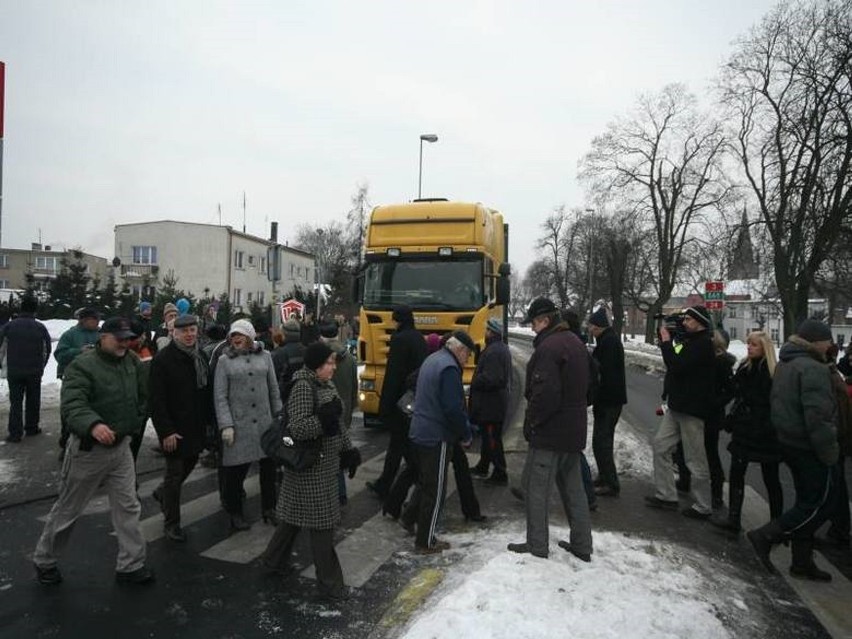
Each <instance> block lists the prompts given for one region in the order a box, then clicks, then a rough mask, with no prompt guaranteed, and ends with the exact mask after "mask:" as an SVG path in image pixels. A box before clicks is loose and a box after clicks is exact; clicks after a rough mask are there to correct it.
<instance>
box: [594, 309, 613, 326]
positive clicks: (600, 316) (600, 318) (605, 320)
mask: <svg viewBox="0 0 852 639" xmlns="http://www.w3.org/2000/svg"><path fill="white" fill-rule="evenodd" d="M589 324H591V325H592V326H597V327H598V328H608V327H609V317H607V314H606V308H604V307H603V306H601V307H600V308H598V310H596V311H595V312H594V313H592V314H591V315H590V316H589Z"/></svg>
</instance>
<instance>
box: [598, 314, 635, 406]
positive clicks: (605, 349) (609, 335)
mask: <svg viewBox="0 0 852 639" xmlns="http://www.w3.org/2000/svg"><path fill="white" fill-rule="evenodd" d="M592 357H594V358H595V360H596V361H597V363H598V365H599V367H600V386H598V391H597V394H596V395H595V404H598V405H604V406H624V404H626V403H627V381H626V380H625V376H624V346H622V344H621V340H620V339H619V338H618V335H617V334H616V333H615V331H613V330H612V329H611V328H607V329H606V330H605V331H604V332H603V333H601V334H600V336H599V337H598V338H597V345H596V346H595V350H594V351H593V352H592Z"/></svg>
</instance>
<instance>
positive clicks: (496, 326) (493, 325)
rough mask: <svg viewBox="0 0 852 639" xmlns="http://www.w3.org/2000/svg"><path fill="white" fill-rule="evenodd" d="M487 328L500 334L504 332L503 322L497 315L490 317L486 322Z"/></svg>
mask: <svg viewBox="0 0 852 639" xmlns="http://www.w3.org/2000/svg"><path fill="white" fill-rule="evenodd" d="M485 328H487V329H488V330H489V331H491V332H492V333H497V334H498V335H502V334H503V322H501V321H500V320H498V319H497V318H496V317H489V318H488V321H487V322H486V323H485Z"/></svg>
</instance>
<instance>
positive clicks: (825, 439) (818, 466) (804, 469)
mask: <svg viewBox="0 0 852 639" xmlns="http://www.w3.org/2000/svg"><path fill="white" fill-rule="evenodd" d="M831 341H832V335H831V329H830V328H829V327H828V326H827V325H826V324H824V323H823V322H820V321H817V320H805V321H804V322H802V323H801V324H800V325H799V328H798V329H796V334H795V335H793V336H791V337H790V339H789V341H788V342H787V343H786V344H784V346H783V347H782V348H781V352H780V353H779V360H780V361H779V362H778V366H776V368H775V375H774V376H773V378H772V395H771V399H770V405H771V411H772V425H773V426H774V427H775V432H776V434H777V435H778V444H779V446H780V448H781V457H782V459H783V460H784V463H785V464H787V465H788V466H789V467H790V473H791V474H792V475H793V485H794V486H795V489H796V501H795V503H794V504H793V507H792V508H790V509H789V510H787V511H786V512H785V513H783V514H782V515H781V516H780V517H779V518H778V519H774V520H772V521H770V522H769V523H768V524H766V525H765V526H762V527H761V528H757V529H756V530H750V531H749V532H748V533H746V535H747V537H748V540H749V541H750V542H751V544H752V546H754V550H755V552H756V553H757V556H758V558H759V559H760V561H761V563H763V565H764V566H765V567H766V569H767V570H768V571H769V572H771V573H777V571H776V569H775V567H774V566H773V564H772V561H771V559H770V558H769V553H770V551H771V550H772V546H773V545H775V544H779V543H781V542H783V541H787V540H791V549H790V550H791V552H792V555H793V560H792V563H791V565H790V574H791V575H793V576H794V577H798V578H801V579H809V580H811V581H831V574H830V573H827V572H825V571H823V570H820V569H819V568H817V566H816V564H815V563H814V559H813V548H814V533H815V532H816V531H817V530H818V529H819V528H820V526H822V525H823V524H824V523H825V522H826V520H827V519H828V517H829V516H830V515H831V511H832V508H833V507H834V502H835V494H836V481H835V479H834V477H833V474H834V466H835V464H836V463H837V460H838V456H839V451H840V449H839V446H838V443H837V402H836V400H835V398H834V390H833V387H832V382H831V377H830V375H831V373H830V371H829V369H828V367H827V366H826V365H825V354H826V352H827V351H828V349H829V347H830V346H831Z"/></svg>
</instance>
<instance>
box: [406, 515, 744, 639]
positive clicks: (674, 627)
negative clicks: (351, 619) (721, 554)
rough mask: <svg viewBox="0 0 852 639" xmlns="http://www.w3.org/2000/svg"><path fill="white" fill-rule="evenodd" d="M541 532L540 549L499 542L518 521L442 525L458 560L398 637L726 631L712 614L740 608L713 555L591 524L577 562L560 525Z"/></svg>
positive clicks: (716, 634) (702, 634)
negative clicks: (456, 528) (547, 538)
mask: <svg viewBox="0 0 852 639" xmlns="http://www.w3.org/2000/svg"><path fill="white" fill-rule="evenodd" d="M551 534H552V539H551V550H550V558H549V559H539V558H536V557H533V556H531V555H518V554H514V553H511V552H508V551H507V550H506V544H508V543H509V542H513V541H514V542H517V541H522V540H523V538H524V528H523V524H522V523H520V522H518V523H512V524H506V525H503V526H501V527H499V528H491V529H478V530H476V531H474V532H470V533H463V534H454V535H446V536H445V537H444V538H445V539H446V540H447V541H449V542H450V543H451V544H452V549H451V550H450V551H449V552H450V553H452V554H457V555H459V556H460V560H459V561H457V562H454V563H453V564H452V565H451V567H450V569H449V573H448V574H447V575H446V577H445V579H444V582H443V584H442V585H441V586H440V587H439V588H438V590H437V591H436V592H435V593H434V594H433V595H432V597H431V599H430V601H428V602H427V603H426V605H424V606H422V607H421V608H420V610H421V611H422V612H421V613H420V614H419V615H418V616H416V617H415V618H414V619H413V620H412V621H411V622H410V624H409V626H408V628H407V629H406V631H405V633H404V635H403V637H404V638H405V639H437V638H439V637H471V638H473V637H489V638H490V639H502V638H506V639H526V638H529V639H533V638H534V639H547V638H549V637H553V638H554V639H563V638H564V637H566V636H575V637H583V638H584V639H593V638H595V637H643V638H646V639H655V638H670V637H671V638H675V637H678V638H679V637H690V638H691V639H704V638H706V639H711V638H712V639H716V638H724V637H730V636H731V635H730V633H729V632H728V631H727V630H726V629H725V627H724V626H723V625H722V623H721V621H720V620H719V619H720V617H730V616H742V615H747V614H748V609H747V607H746V605H745V603H744V602H743V601H742V600H740V599H738V598H732V597H731V596H730V593H732V592H741V591H742V589H743V588H744V587H745V584H744V583H742V582H740V581H739V580H735V579H733V578H729V577H727V576H725V574H724V571H722V570H720V569H719V568H720V567H719V566H718V565H716V566H714V568H713V572H712V574H711V575H707V574H704V573H703V572H702V566H703V565H704V564H706V558H704V557H702V556H701V555H700V554H698V553H694V552H692V551H690V550H688V549H686V548H683V547H681V546H678V545H676V544H672V543H670V542H664V543H663V542H658V541H653V540H647V539H642V538H639V537H631V536H629V535H625V534H620V533H612V532H595V536H594V543H595V554H594V555H593V559H592V563H590V564H587V563H584V562H582V561H580V560H578V559H576V558H575V557H573V556H572V555H570V554H568V553H567V552H565V551H563V550H562V549H561V548H559V547H557V546H556V540H557V539H567V538H568V535H569V531H568V529H567V528H560V527H557V526H551ZM454 558H455V557H454ZM614 602H615V603H616V604H617V605H613V603H614Z"/></svg>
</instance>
